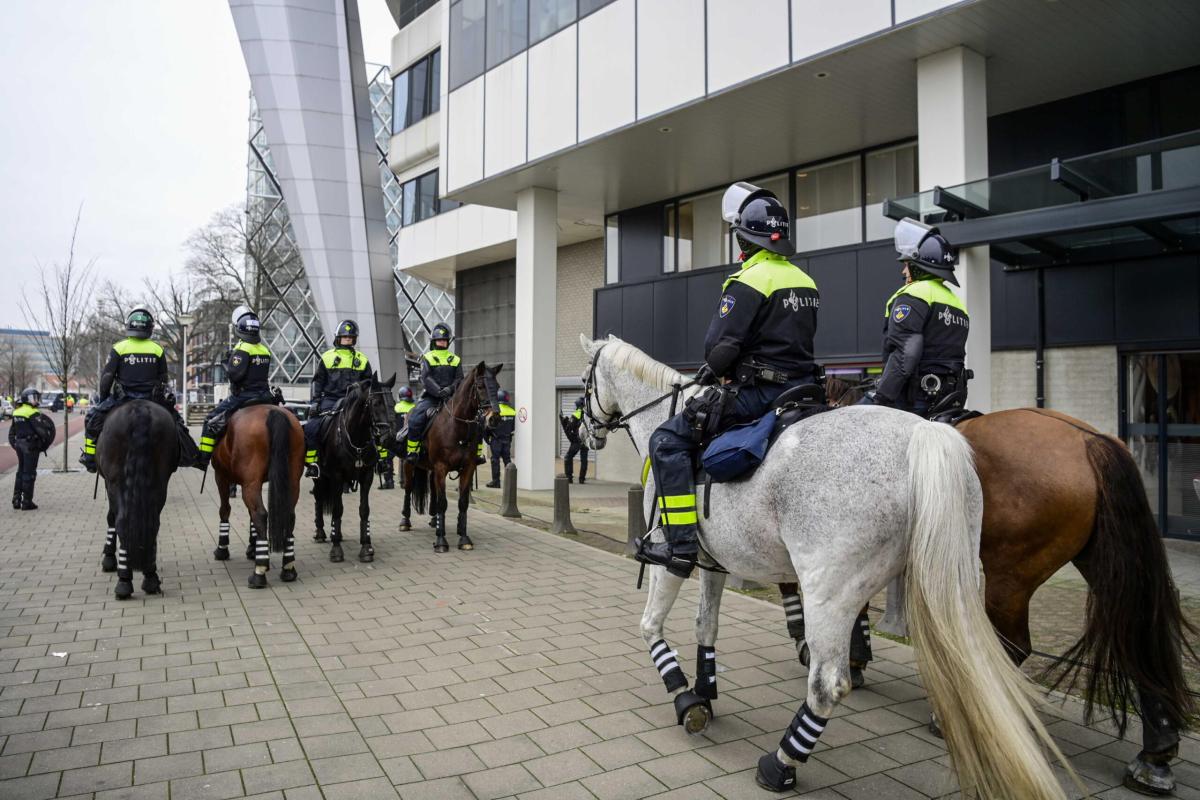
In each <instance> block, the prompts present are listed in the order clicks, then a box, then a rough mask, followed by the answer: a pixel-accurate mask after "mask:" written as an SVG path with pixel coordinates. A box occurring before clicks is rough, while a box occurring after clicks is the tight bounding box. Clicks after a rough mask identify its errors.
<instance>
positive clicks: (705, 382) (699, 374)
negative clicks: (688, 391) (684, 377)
mask: <svg viewBox="0 0 1200 800" xmlns="http://www.w3.org/2000/svg"><path fill="white" fill-rule="evenodd" d="M693 380H695V381H696V385H697V386H712V385H713V384H715V383H716V382H717V380H718V379H717V373H715V372H713V368H712V367H710V366H709V365H708V364H701V365H700V369H698V370H696V375H695V377H694V378H693Z"/></svg>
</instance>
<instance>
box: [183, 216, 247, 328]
mask: <svg viewBox="0 0 1200 800" xmlns="http://www.w3.org/2000/svg"><path fill="white" fill-rule="evenodd" d="M184 249H185V250H186V251H187V253H188V259H187V271H188V272H189V273H190V274H191V275H192V277H193V278H195V280H196V282H197V288H198V290H199V291H200V292H202V293H203V294H204V296H205V297H206V298H207V299H211V300H217V299H219V300H221V301H222V302H232V306H231V308H232V307H234V306H238V305H241V304H242V303H245V304H246V305H248V306H250V308H253V309H255V310H258V307H259V303H260V302H261V301H262V295H263V274H264V271H263V269H262V268H261V267H262V266H263V264H262V261H263V259H264V258H266V257H267V255H266V253H267V248H266V247H265V246H264V243H263V241H262V237H261V236H258V235H256V225H255V223H254V221H253V220H252V219H251V218H249V217H247V216H246V214H245V213H244V212H243V211H242V210H241V209H240V208H238V207H237V206H230V207H229V208H225V209H222V210H221V211H218V212H217V213H215V214H213V216H212V218H211V219H210V220H209V221H208V223H207V224H206V225H204V226H203V227H201V228H197V229H196V230H195V231H193V232H192V235H191V236H189V237H188V239H187V241H186V242H185V243H184Z"/></svg>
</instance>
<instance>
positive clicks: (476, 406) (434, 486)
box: [400, 361, 504, 553]
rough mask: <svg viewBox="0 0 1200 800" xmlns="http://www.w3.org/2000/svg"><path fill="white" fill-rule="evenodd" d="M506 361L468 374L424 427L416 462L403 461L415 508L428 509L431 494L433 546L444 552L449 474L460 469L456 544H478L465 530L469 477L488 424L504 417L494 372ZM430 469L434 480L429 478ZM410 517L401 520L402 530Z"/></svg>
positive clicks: (470, 547) (469, 547)
mask: <svg viewBox="0 0 1200 800" xmlns="http://www.w3.org/2000/svg"><path fill="white" fill-rule="evenodd" d="M502 369H504V365H503V364H500V365H498V366H496V367H489V366H487V365H486V364H485V363H483V362H482V361H480V362H479V363H478V364H476V365H475V367H474V368H473V369H472V370H471V371H470V372H468V373H467V374H466V376H465V377H464V379H463V381H462V382H461V383H459V385H458V388H457V389H456V390H455V392H454V395H453V396H452V397H451V398H450V399H449V400H448V401H447V402H446V405H444V406H443V407H442V408H441V409H439V410H438V412H437V413H436V414H435V415H434V417H433V419H432V420H431V421H430V423H429V427H428V429H427V430H426V432H425V445H424V447H423V448H422V449H421V460H420V461H419V462H418V463H417V464H415V465H414V464H411V463H409V464H405V465H404V485H405V487H406V492H407V491H408V489H407V487H410V486H411V487H412V501H413V507H414V508H415V509H416V511H417V513H418V514H423V513H425V503H426V500H427V499H428V502H429V511H430V513H431V514H432V515H433V520H432V522H433V524H434V540H433V551H434V552H435V553H445V552H447V551H449V549H450V545H449V544H447V543H446V507H447V501H446V477H447V476H448V475H449V474H450V473H452V472H456V473H458V525H457V532H458V549H459V550H473V549H474V548H475V543H474V542H472V541H471V537H470V536H468V535H467V506H468V505H469V504H470V502H471V478H473V477H474V475H475V467H476V463H475V457H476V455H477V453H478V452H479V447H480V445H481V444H482V442H483V432H484V430H485V429H491V428H495V427H496V424H497V422H498V421H499V419H500V401H499V400H498V399H497V397H496V395H497V392H499V390H500V385H499V383H497V381H496V376H497V375H499V374H500V370H502ZM430 474H432V475H433V480H432V481H430ZM406 522H407V517H406V518H405V519H404V520H401V523H400V527H401V530H405V527H404V525H405V524H406Z"/></svg>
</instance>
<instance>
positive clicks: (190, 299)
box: [144, 274, 196, 391]
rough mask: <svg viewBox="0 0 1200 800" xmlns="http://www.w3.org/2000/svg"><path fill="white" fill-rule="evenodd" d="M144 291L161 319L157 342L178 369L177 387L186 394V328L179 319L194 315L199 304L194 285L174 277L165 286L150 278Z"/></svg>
mask: <svg viewBox="0 0 1200 800" xmlns="http://www.w3.org/2000/svg"><path fill="white" fill-rule="evenodd" d="M144 287H145V290H146V295H147V297H148V298H149V300H150V305H151V307H152V308H153V310H154V313H155V316H156V317H158V324H157V325H155V331H156V332H157V333H158V337H157V338H158V340H159V342H160V343H161V344H162V346H163V349H164V350H166V351H167V360H168V361H170V362H173V363H174V365H175V370H176V371H175V376H176V381H175V385H176V387H177V388H178V389H179V390H180V391H183V390H184V389H185V387H186V384H187V376H185V375H184V374H183V326H182V325H180V324H179V317H180V316H181V315H183V314H191V313H192V312H193V307H194V306H195V304H196V298H195V291H194V289H193V286H192V282H191V281H190V280H188V277H187V276H186V275H177V274H171V275H168V276H167V279H166V280H165V281H162V282H156V281H151V280H150V279H149V278H147V279H146V280H145V282H144Z"/></svg>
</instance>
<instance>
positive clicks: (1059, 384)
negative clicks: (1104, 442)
mask: <svg viewBox="0 0 1200 800" xmlns="http://www.w3.org/2000/svg"><path fill="white" fill-rule="evenodd" d="M1119 365H1120V359H1119V357H1118V356H1117V348H1116V347H1114V346H1111V345H1105V346H1099V347H1051V348H1048V349H1047V350H1046V408H1052V409H1054V410H1055V411H1061V412H1063V413H1064V414H1070V415H1071V416H1073V417H1077V418H1079V419H1081V420H1083V421H1084V422H1087V423H1089V424H1091V425H1094V426H1095V427H1096V428H1098V429H1099V430H1101V431H1103V432H1104V433H1109V434H1113V435H1114V436H1115V435H1116V433H1117V415H1118V404H1117V387H1118V373H1117V370H1118V368H1119ZM1035 391H1036V375H1035V373H1034V353H1033V351H1032V350H1006V351H999V352H996V353H993V354H992V408H993V410H996V411H999V410H1001V409H1005V408H1024V407H1030V408H1031V407H1033V406H1034V405H1035V404H1036V403H1035V399H1036V394H1035Z"/></svg>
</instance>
